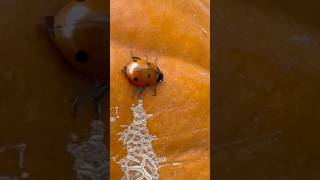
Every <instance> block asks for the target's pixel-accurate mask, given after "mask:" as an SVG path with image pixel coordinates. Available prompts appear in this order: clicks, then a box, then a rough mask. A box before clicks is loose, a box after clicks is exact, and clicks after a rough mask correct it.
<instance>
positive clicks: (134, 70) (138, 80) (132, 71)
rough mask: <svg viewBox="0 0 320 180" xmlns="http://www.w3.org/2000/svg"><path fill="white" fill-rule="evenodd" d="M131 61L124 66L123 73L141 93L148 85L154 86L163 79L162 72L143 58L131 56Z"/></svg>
mask: <svg viewBox="0 0 320 180" xmlns="http://www.w3.org/2000/svg"><path fill="white" fill-rule="evenodd" d="M131 59H132V62H131V63H129V64H128V65H127V66H125V67H124V69H123V70H124V73H125V75H126V76H127V78H128V79H129V81H130V82H131V83H132V84H133V85H135V86H136V87H137V88H138V89H139V90H140V91H141V92H140V93H142V92H143V91H144V89H145V88H147V87H149V86H154V87H155V95H156V86H157V85H158V84H160V83H161V82H162V81H163V73H162V72H161V71H160V69H159V67H158V66H157V65H155V64H153V63H151V62H149V61H148V60H147V58H145V59H141V58H139V57H136V56H131Z"/></svg>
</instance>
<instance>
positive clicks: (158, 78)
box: [157, 67, 163, 84]
mask: <svg viewBox="0 0 320 180" xmlns="http://www.w3.org/2000/svg"><path fill="white" fill-rule="evenodd" d="M162 81H163V73H162V72H161V71H160V69H159V68H158V67H157V83H158V84H159V83H161V82H162Z"/></svg>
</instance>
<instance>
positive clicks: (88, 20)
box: [46, 0, 109, 118]
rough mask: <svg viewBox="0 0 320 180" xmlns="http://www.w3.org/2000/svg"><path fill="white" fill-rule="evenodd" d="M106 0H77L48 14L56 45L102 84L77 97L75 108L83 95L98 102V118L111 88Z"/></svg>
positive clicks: (64, 54)
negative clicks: (53, 14)
mask: <svg viewBox="0 0 320 180" xmlns="http://www.w3.org/2000/svg"><path fill="white" fill-rule="evenodd" d="M107 9H108V7H107V3H106V1H104V0H86V1H84V0H77V1H72V2H70V3H69V4H67V5H66V6H65V7H64V8H63V9H62V10H61V11H60V12H59V13H58V14H57V15H56V16H48V17H46V22H47V26H48V31H49V34H50V36H51V39H52V41H53V42H54V44H55V46H56V47H57V48H58V50H59V51H60V52H61V53H62V55H63V56H64V60H66V61H68V62H69V63H70V64H71V65H73V67H75V69H76V70H78V71H79V72H81V73H84V74H86V75H88V76H89V77H92V78H93V79H95V80H97V81H100V84H99V85H98V86H97V87H95V88H93V89H91V90H88V91H87V92H84V93H82V94H80V95H79V96H77V97H76V98H75V101H74V105H73V106H74V109H75V110H77V109H78V104H79V103H78V101H79V100H80V99H82V98H83V97H94V98H95V99H96V100H97V101H98V102H97V104H98V106H97V116H98V117H97V118H99V117H100V114H101V109H102V108H101V104H102V97H103V96H104V95H106V93H107V90H108V87H109V86H108V82H106V80H107V77H108V73H109V69H108V67H107V62H108V61H109V59H108V57H107V55H108V54H109V53H108V52H109V47H107V45H108V42H109V39H108V37H107V34H108V32H107V29H108V24H109V23H108V21H109V18H108V16H107Z"/></svg>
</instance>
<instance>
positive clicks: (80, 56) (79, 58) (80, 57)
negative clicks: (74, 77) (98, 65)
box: [75, 50, 89, 63]
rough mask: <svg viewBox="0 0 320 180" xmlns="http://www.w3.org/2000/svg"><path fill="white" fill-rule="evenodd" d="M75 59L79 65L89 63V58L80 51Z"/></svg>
mask: <svg viewBox="0 0 320 180" xmlns="http://www.w3.org/2000/svg"><path fill="white" fill-rule="evenodd" d="M75 59H76V60H77V61H78V62H79V63H85V62H87V61H88V59H89V56H88V54H87V53H86V52H85V51H82V50H79V51H78V52H76V55H75Z"/></svg>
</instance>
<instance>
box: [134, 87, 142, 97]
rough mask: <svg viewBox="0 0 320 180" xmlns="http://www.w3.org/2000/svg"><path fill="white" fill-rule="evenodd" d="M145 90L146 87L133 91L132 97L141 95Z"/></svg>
mask: <svg viewBox="0 0 320 180" xmlns="http://www.w3.org/2000/svg"><path fill="white" fill-rule="evenodd" d="M144 90H145V88H144V87H140V88H136V89H134V90H133V91H132V93H131V96H134V95H136V94H138V95H141V94H142V93H143V91H144Z"/></svg>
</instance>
